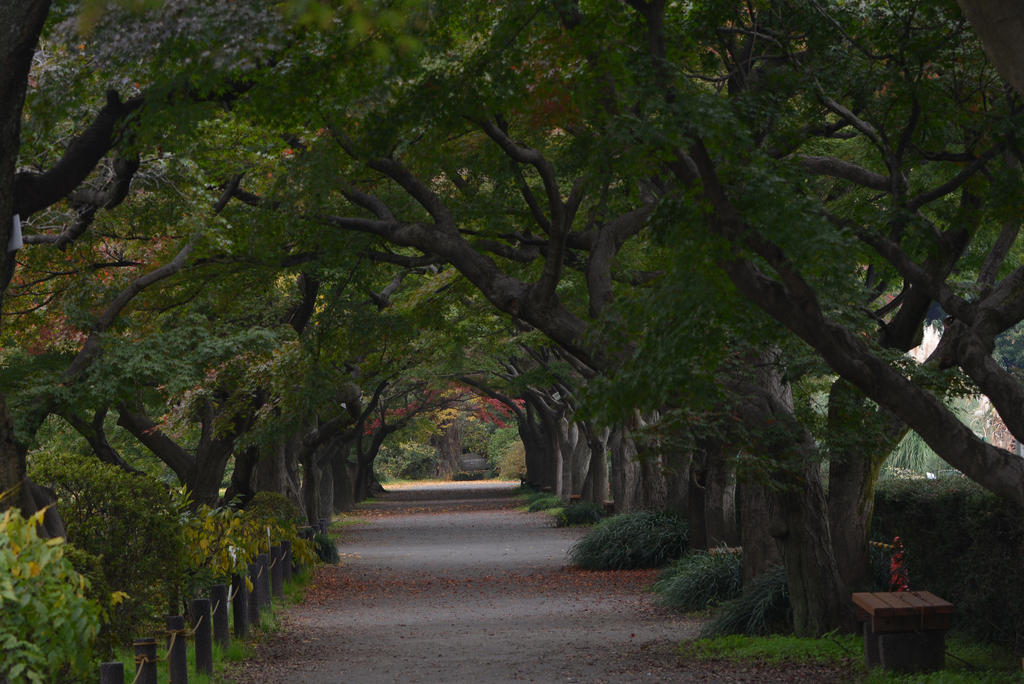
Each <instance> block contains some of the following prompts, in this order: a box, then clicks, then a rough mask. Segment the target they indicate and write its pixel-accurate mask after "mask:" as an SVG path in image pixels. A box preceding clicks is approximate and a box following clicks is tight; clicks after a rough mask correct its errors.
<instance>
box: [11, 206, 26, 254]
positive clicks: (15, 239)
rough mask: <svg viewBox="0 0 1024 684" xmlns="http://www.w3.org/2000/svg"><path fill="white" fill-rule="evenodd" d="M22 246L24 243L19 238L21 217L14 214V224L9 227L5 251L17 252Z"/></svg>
mask: <svg viewBox="0 0 1024 684" xmlns="http://www.w3.org/2000/svg"><path fill="white" fill-rule="evenodd" d="M24 246H25V241H24V240H22V238H21V216H20V215H19V214H15V215H14V223H13V224H12V225H11V237H10V239H9V240H8V241H7V251H8V252H17V251H18V250H19V249H21V248H22V247H24Z"/></svg>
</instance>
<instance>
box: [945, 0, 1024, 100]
mask: <svg viewBox="0 0 1024 684" xmlns="http://www.w3.org/2000/svg"><path fill="white" fill-rule="evenodd" d="M957 2H959V3H960V8H961V9H963V11H964V14H965V15H967V20H968V21H970V22H971V26H972V27H974V31H975V32H976V33H977V34H978V37H979V38H980V39H981V44H982V45H983V46H984V48H985V54H987V55H988V57H989V59H991V60H992V62H993V63H994V64H995V65H996V68H997V69H999V73H1000V74H1002V76H1003V78H1005V79H1006V80H1007V81H1009V82H1010V85H1012V86H1013V87H1014V88H1015V89H1016V90H1017V92H1018V93H1020V94H1021V95H1024V43H1022V42H1021V37H1022V36H1024V8H1022V7H1021V4H1020V3H1019V2H1017V0H957Z"/></svg>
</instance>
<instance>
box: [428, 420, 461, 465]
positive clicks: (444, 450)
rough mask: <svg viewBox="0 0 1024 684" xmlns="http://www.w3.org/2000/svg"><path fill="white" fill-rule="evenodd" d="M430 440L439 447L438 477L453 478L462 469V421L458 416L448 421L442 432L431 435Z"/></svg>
mask: <svg viewBox="0 0 1024 684" xmlns="http://www.w3.org/2000/svg"><path fill="white" fill-rule="evenodd" d="M430 442H431V444H432V445H433V446H434V447H435V448H436V449H437V455H438V459H437V477H438V478H439V479H441V480H451V479H452V478H453V477H455V475H456V473H458V472H459V470H460V466H459V458H460V457H461V456H462V423H461V422H459V419H458V418H454V419H452V420H450V421H448V423H447V424H445V425H444V426H443V427H442V429H441V433H440V434H436V435H432V436H431V438H430Z"/></svg>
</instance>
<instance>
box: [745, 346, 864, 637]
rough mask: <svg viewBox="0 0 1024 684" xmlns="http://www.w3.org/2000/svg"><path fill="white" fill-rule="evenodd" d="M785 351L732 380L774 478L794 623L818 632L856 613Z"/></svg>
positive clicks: (755, 449) (802, 631)
mask: <svg viewBox="0 0 1024 684" xmlns="http://www.w3.org/2000/svg"><path fill="white" fill-rule="evenodd" d="M780 357H781V355H780V353H779V352H777V351H774V350H769V351H767V352H765V353H764V354H762V355H761V358H760V359H758V360H757V361H756V362H754V363H753V364H752V367H751V368H750V369H749V370H748V371H747V372H746V373H744V377H742V378H741V377H738V376H735V377H733V378H732V379H731V384H732V387H733V390H734V391H736V393H737V396H739V397H742V398H743V400H742V401H741V402H740V403H739V404H737V406H736V409H737V411H738V412H739V414H740V416H741V420H742V421H743V426H744V428H745V430H746V432H747V434H748V435H750V436H751V439H750V440H749V441H750V442H751V443H750V444H749V445H748V447H749V449H750V452H751V453H755V454H758V455H759V456H760V457H761V458H762V459H764V462H765V467H766V473H767V478H768V480H769V481H762V482H761V484H763V485H764V486H765V487H766V488H767V491H768V502H769V509H770V510H771V511H772V512H773V513H774V519H773V520H772V524H771V528H770V532H771V534H772V536H773V537H775V538H776V539H777V540H778V542H779V545H780V547H781V550H782V558H783V563H784V565H785V567H786V582H787V585H788V587H789V595H790V602H791V604H792V607H793V626H794V630H795V631H796V633H797V635H799V636H820V635H821V634H824V633H825V632H827V631H829V630H831V629H835V628H837V627H841V626H848V625H847V619H848V618H849V617H851V616H850V615H849V614H848V613H847V612H846V611H845V610H844V609H843V606H844V605H845V603H846V601H847V599H848V593H847V590H846V586H845V585H844V584H843V582H842V579H841V577H840V575H839V568H838V566H837V564H836V558H835V554H834V552H833V550H832V537H831V534H830V532H829V526H828V507H827V505H826V501H825V492H824V488H823V486H822V482H821V458H820V455H819V453H818V450H817V445H816V444H815V441H814V439H813V437H812V436H811V434H810V433H809V432H808V431H807V430H806V428H804V426H803V425H802V424H800V422H799V421H797V420H796V417H795V415H794V412H793V396H792V393H791V391H790V387H789V385H788V384H787V383H786V381H785V379H784V377H783V374H782V368H781V363H780ZM754 484H758V483H757V482H755V483H754ZM750 494H751V495H756V492H750Z"/></svg>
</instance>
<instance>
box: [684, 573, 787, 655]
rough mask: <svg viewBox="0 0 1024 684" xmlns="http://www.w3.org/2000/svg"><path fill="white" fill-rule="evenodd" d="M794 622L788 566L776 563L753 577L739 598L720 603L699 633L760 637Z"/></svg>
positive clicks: (780, 629)
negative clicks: (787, 582) (787, 572)
mask: <svg viewBox="0 0 1024 684" xmlns="http://www.w3.org/2000/svg"><path fill="white" fill-rule="evenodd" d="M792 625H793V610H792V608H791V607H790V604H789V589H788V587H787V586H786V569H785V568H783V567H782V566H781V565H777V566H775V567H774V568H771V569H769V570H767V571H766V572H764V573H762V574H760V575H758V576H757V577H755V578H754V579H753V580H751V581H750V584H749V585H748V586H747V588H746V589H745V590H744V591H743V593H742V594H740V595H739V596H738V597H736V598H734V599H731V600H729V601H726V602H725V603H723V604H722V605H720V606H719V607H718V610H717V611H715V614H714V616H713V617H712V618H711V621H710V622H708V623H707V624H706V625H704V629H702V630H701V633H700V635H701V638H711V637H719V636H725V635H727V634H746V635H747V636H759V635H763V634H774V633H779V632H789V631H791V630H792Z"/></svg>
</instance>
